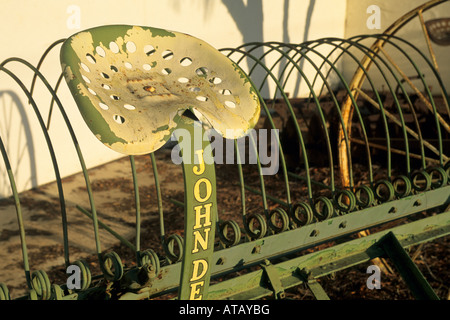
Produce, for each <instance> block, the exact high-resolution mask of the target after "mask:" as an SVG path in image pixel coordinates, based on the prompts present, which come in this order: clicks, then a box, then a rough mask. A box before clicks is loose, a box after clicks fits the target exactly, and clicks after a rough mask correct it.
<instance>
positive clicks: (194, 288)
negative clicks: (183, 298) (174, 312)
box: [189, 281, 205, 300]
mask: <svg viewBox="0 0 450 320" xmlns="http://www.w3.org/2000/svg"><path fill="white" fill-rule="evenodd" d="M204 284H205V281H200V282H196V283H191V294H190V296H189V300H202V296H203V295H201V294H200V289H201V287H203V285H204ZM198 287H200V288H198Z"/></svg>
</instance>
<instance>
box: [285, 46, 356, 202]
mask: <svg viewBox="0 0 450 320" xmlns="http://www.w3.org/2000/svg"><path fill="white" fill-rule="evenodd" d="M318 45H320V43H318V44H316V45H315V46H314V47H313V48H308V50H303V49H305V48H304V47H303V46H302V45H301V44H300V45H293V44H286V46H288V47H290V48H291V50H295V51H296V54H295V55H297V54H299V55H300V57H299V58H298V60H296V61H295V63H293V66H292V67H291V69H290V70H289V72H288V75H287V76H286V78H285V84H286V83H287V81H288V78H289V76H290V75H291V74H292V71H293V70H294V68H295V69H299V68H300V66H299V61H300V60H301V59H305V60H307V61H308V62H309V63H310V64H311V66H312V67H313V68H314V69H315V70H316V75H315V78H314V82H315V80H316V79H317V76H320V78H321V79H322V80H323V85H322V88H321V90H320V92H319V94H315V92H313V91H310V94H309V96H308V103H309V102H310V101H311V98H313V99H314V94H315V95H316V96H317V97H320V96H321V93H322V91H323V87H324V86H326V87H327V89H328V91H329V92H330V95H331V98H332V100H333V102H334V105H335V107H336V110H337V112H338V115H339V117H340V119H341V123H342V124H343V120H342V116H341V114H340V110H339V103H338V102H337V99H336V96H335V95H334V93H333V91H332V89H331V88H330V86H329V83H328V81H327V80H326V78H325V77H324V75H323V73H322V72H321V71H320V70H321V68H319V67H317V65H316V63H314V61H312V59H311V58H310V57H308V55H307V53H308V52H309V51H313V52H315V50H314V48H315V47H316V46H318ZM298 47H300V49H299V48H298ZM315 53H317V52H315ZM295 55H294V56H293V57H292V59H293V58H294V57H295ZM288 66H289V64H286V66H285V68H284V70H283V71H282V74H283V73H284V72H285V71H286V68H287V67H288ZM314 82H312V83H311V87H312V88H314ZM283 87H284V86H283ZM319 105H320V102H319ZM319 114H320V116H321V121H322V126H323V129H324V130H326V127H327V126H326V121H325V117H324V115H323V112H322V110H321V109H319ZM325 137H326V138H327V139H326V142H327V149H328V152H329V158H330V161H329V162H330V185H329V186H326V187H327V189H330V190H331V192H332V193H334V192H335V183H334V165H333V160H332V158H333V156H332V151H331V141H330V139H329V136H328V134H326V136H325ZM344 138H345V141H346V144H347V146H349V143H348V137H347V133H346V132H345V137H344ZM348 149H349V148H348ZM348 151H349V150H348ZM348 156H349V159H351V154H350V152H348ZM349 172H350V188H353V174H352V168H351V161H350V162H349Z"/></svg>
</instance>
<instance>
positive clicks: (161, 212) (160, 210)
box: [150, 152, 165, 245]
mask: <svg viewBox="0 0 450 320" xmlns="http://www.w3.org/2000/svg"><path fill="white" fill-rule="evenodd" d="M150 160H151V163H152V170H153V178H154V179H155V189H156V199H157V201H158V214H159V229H160V233H161V235H160V236H161V238H160V239H161V245H164V240H165V231H164V209H163V205H162V196H161V184H160V182H159V177H158V169H157V166H156V159H155V154H154V152H152V153H150Z"/></svg>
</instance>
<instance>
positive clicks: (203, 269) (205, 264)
mask: <svg viewBox="0 0 450 320" xmlns="http://www.w3.org/2000/svg"><path fill="white" fill-rule="evenodd" d="M192 264H193V265H194V269H193V270H192V277H191V279H190V280H189V281H190V282H192V281H197V280H199V279H201V278H202V277H203V276H204V275H205V274H206V271H208V262H207V261H206V260H204V259H198V260H195V261H192ZM200 265H201V268H200ZM199 270H200V273H199V272H198V271H199Z"/></svg>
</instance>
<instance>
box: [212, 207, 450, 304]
mask: <svg viewBox="0 0 450 320" xmlns="http://www.w3.org/2000/svg"><path fill="white" fill-rule="evenodd" d="M389 232H392V233H393V234H394V235H395V236H396V238H397V239H398V240H399V241H400V243H401V245H402V247H409V246H412V245H416V244H419V243H421V242H424V241H430V240H432V239H435V238H438V237H442V236H445V235H449V234H450V212H445V213H442V214H438V215H435V216H431V217H429V218H425V219H422V220H419V221H414V222H411V223H408V224H404V225H401V226H398V227H395V228H392V229H389V230H385V231H381V232H378V233H376V234H372V235H370V236H367V237H363V238H359V239H355V240H351V241H348V242H346V243H342V244H339V245H336V246H333V247H331V248H327V249H323V250H320V251H318V252H313V253H310V254H308V255H304V256H301V257H297V258H295V259H291V260H288V261H285V262H281V263H279V264H275V265H274V268H275V269H276V270H277V272H278V277H279V278H280V279H281V282H282V286H283V288H285V289H286V288H289V287H293V286H296V285H299V284H302V283H303V281H304V279H303V277H302V275H301V272H300V270H305V269H306V270H308V271H309V272H310V273H311V275H312V276H313V277H314V278H319V277H322V276H324V275H327V274H329V273H331V272H336V271H339V270H342V269H345V268H348V267H351V266H353V265H357V264H360V263H363V262H366V261H369V260H371V259H373V258H376V257H379V256H381V255H383V254H384V252H383V250H382V249H380V248H379V246H378V241H380V239H382V237H384V236H385V235H386V234H387V233H389ZM262 277H263V271H262V270H257V271H254V272H251V273H248V274H246V275H243V276H239V277H236V278H233V279H230V280H226V281H222V282H220V283H217V284H215V285H213V286H211V287H210V292H209V298H210V299H239V300H241V299H243V300H244V299H254V298H261V297H264V296H268V295H270V294H272V292H271V290H270V288H266V287H264V286H263V285H262V284H263V283H264V282H263V281H262Z"/></svg>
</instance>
